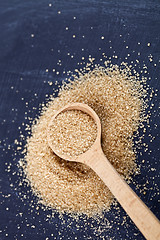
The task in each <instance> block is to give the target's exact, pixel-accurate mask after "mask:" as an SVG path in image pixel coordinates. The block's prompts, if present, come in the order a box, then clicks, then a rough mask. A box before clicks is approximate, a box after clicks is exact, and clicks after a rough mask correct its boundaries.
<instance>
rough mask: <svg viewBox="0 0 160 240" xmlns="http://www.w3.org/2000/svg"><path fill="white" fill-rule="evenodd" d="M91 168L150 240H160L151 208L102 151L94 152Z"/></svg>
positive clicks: (159, 231) (157, 223)
mask: <svg viewBox="0 0 160 240" xmlns="http://www.w3.org/2000/svg"><path fill="white" fill-rule="evenodd" d="M89 162H90V164H89V165H90V167H91V168H92V169H93V170H94V171H95V172H96V173H97V175H98V176H99V177H100V178H101V179H102V180H103V182H104V183H105V184H106V186H107V187H108V188H109V189H110V191H111V192H112V194H113V195H114V196H115V198H116V199H117V200H118V202H119V203H120V204H121V206H122V207H123V208H124V210H125V211H126V213H127V214H128V215H129V216H130V218H131V219H132V221H133V222H134V223H135V225H136V226H137V227H138V228H139V230H140V231H141V233H142V234H143V235H144V237H145V238H146V239H148V240H160V223H159V221H158V219H157V218H156V217H155V216H154V214H153V213H152V212H151V211H150V210H149V208H148V207H147V206H146V205H145V204H144V203H143V202H142V201H141V200H140V198H139V197H138V196H137V195H136V194H135V192H133V190H132V189H131V188H130V187H129V185H128V184H127V183H126V182H125V181H124V180H123V179H122V178H121V177H120V175H119V174H118V172H117V171H116V170H115V169H114V167H113V166H112V165H111V163H110V162H109V161H108V160H107V158H106V157H105V155H104V153H103V151H102V150H98V151H96V152H94V154H93V155H92V159H91V161H89Z"/></svg>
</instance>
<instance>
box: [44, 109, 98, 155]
mask: <svg viewBox="0 0 160 240" xmlns="http://www.w3.org/2000/svg"><path fill="white" fill-rule="evenodd" d="M96 136H97V126H96V123H95V121H94V119H93V118H92V117H91V116H89V115H88V114H86V113H84V112H82V111H80V110H68V111H64V112H61V113H60V114H58V116H57V117H56V118H54V120H51V122H50V124H49V129H48V138H49V140H50V146H51V148H52V146H53V149H54V150H55V151H56V153H58V155H66V156H69V157H73V156H78V155H80V154H82V153H84V152H86V151H87V150H88V149H89V148H90V147H91V146H92V145H93V143H94V142H95V140H96Z"/></svg>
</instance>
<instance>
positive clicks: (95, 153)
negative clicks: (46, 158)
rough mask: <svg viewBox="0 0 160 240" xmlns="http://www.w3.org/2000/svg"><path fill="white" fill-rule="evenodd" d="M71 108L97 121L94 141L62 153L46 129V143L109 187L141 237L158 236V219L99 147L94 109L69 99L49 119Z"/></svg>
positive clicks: (99, 140) (98, 124) (99, 125)
mask: <svg viewBox="0 0 160 240" xmlns="http://www.w3.org/2000/svg"><path fill="white" fill-rule="evenodd" d="M73 109H75V110H81V111H83V112H85V113H87V114H89V115H90V116H91V117H92V118H93V119H94V120H95V122H96V124H97V138H96V140H95V142H94V144H93V145H92V146H91V148H90V149H89V150H87V151H86V152H84V153H83V154H81V155H78V156H75V157H69V156H67V155H62V154H60V153H59V152H56V149H55V148H54V145H53V144H52V139H50V138H49V136H50V135H49V132H48V144H49V146H50V147H51V148H52V150H53V151H54V152H55V154H56V155H58V156H59V157H61V158H63V159H65V160H69V161H74V162H80V163H84V164H87V165H88V166H89V167H91V168H92V169H93V170H94V171H95V172H96V173H97V175H98V176H99V177H100V178H101V179H102V180H103V182H104V183H105V184H106V186H107V187H108V188H109V189H110V191H111V192H112V194H113V195H114V196H115V198H116V199H117V200H118V202H119V203H120V204H121V206H122V207H123V208H124V210H125V211H126V213H127V214H128V215H129V216H130V218H131V219H132V221H133V222H134V223H135V225H136V226H137V227H138V228H139V230H140V231H141V233H142V234H143V235H144V237H145V238H146V239H148V240H159V239H160V223H159V221H158V219H157V218H156V217H155V216H154V215H153V213H152V212H151V211H150V210H149V209H148V208H147V206H146V205H145V204H144V203H143V202H142V201H141V200H140V198H139V197H138V196H137V195H136V194H135V193H134V192H133V190H132V189H131V188H130V187H129V185H128V184H127V183H126V182H125V181H124V180H123V179H122V178H121V176H120V175H119V174H118V173H117V171H116V170H115V169H114V167H113V166H112V165H111V163H110V162H109V161H108V159H107V158H106V156H105V155H104V153H103V151H102V147H101V122H100V119H99V117H98V115H97V114H96V113H95V111H94V110H93V109H92V108H90V107H89V106H88V105H86V104H83V103H73V104H70V105H67V106H65V107H63V108H62V109H60V110H59V111H57V112H56V114H55V115H54V117H53V118H52V120H51V123H52V121H53V120H54V119H55V118H56V117H57V115H58V114H60V113H61V112H64V111H66V110H73ZM51 123H50V124H51ZM48 131H49V128H48Z"/></svg>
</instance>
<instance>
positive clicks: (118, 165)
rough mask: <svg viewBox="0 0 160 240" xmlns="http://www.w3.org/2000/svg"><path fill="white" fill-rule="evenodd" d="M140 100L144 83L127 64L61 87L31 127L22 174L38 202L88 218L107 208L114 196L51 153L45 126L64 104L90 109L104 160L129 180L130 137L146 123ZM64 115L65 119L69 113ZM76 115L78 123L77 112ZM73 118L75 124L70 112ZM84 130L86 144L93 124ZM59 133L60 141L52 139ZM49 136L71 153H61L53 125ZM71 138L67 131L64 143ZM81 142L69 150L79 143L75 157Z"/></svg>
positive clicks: (88, 172) (88, 174)
mask: <svg viewBox="0 0 160 240" xmlns="http://www.w3.org/2000/svg"><path fill="white" fill-rule="evenodd" d="M87 70H88V68H87ZM143 80H144V79H143ZM144 96H145V90H144V89H143V82H142V81H141V80H140V79H139V76H138V75H136V74H133V73H132V72H131V69H130V68H129V67H128V66H127V65H125V64H123V66H122V68H121V66H120V67H118V66H115V65H110V66H109V67H107V66H106V67H98V66H95V68H94V69H93V70H88V71H87V72H82V73H78V76H74V81H71V80H70V82H69V84H65V85H64V84H63V86H62V87H61V88H60V89H59V94H58V97H56V98H55V97H54V96H53V97H52V98H51V100H50V101H49V102H48V104H47V106H45V107H43V109H42V111H41V115H40V117H39V119H38V120H37V121H36V123H35V124H34V125H33V127H32V136H31V137H29V138H28V140H27V145H26V149H27V151H26V156H25V162H26V164H24V165H25V167H24V171H25V174H26V179H28V180H29V182H30V185H31V187H32V190H33V192H34V194H36V195H37V196H38V197H39V202H41V203H42V204H44V205H45V206H48V207H51V208H53V209H56V210H58V211H59V212H64V211H65V212H68V213H79V214H81V213H84V214H87V215H93V214H94V213H101V212H102V211H104V210H106V209H108V208H109V206H110V204H111V203H112V201H113V196H112V194H111V193H110V191H109V190H108V188H107V187H106V186H105V184H104V183H103V182H102V181H101V179H100V178H99V177H98V176H97V175H96V174H95V173H94V171H93V170H91V169H90V168H89V167H88V166H86V165H84V164H81V163H76V162H69V161H65V160H63V159H61V158H59V157H58V156H56V155H55V154H54V153H53V151H52V150H51V148H50V147H49V145H48V142H47V129H48V125H49V123H50V121H51V119H52V118H53V116H54V114H55V113H56V111H57V110H59V109H60V108H62V107H64V106H65V105H67V104H69V103H74V102H80V103H85V104H88V105H89V106H90V107H91V108H93V110H94V111H95V112H96V113H97V115H98V116H99V118H100V120H101V123H102V148H103V151H104V153H105V155H106V157H107V158H108V160H109V161H110V162H111V163H112V164H113V166H114V167H115V169H116V170H117V171H118V172H119V173H120V174H121V175H122V176H124V178H126V179H127V178H129V177H130V176H131V175H132V174H133V173H134V172H135V171H136V163H135V160H136V153H135V151H134V143H133V136H134V134H135V133H136V132H137V130H138V127H139V126H140V124H141V122H142V121H143V120H144V114H143V112H144V108H145V105H144V100H143V99H144ZM67 114H68V119H69V118H70V116H69V114H71V113H67ZM77 116H78V117H79V118H80V115H79V113H77ZM77 116H76V117H77ZM59 117H60V116H59ZM61 117H62V116H61ZM71 117H72V119H73V113H72V116H71ZM86 117H88V116H87V115H86ZM76 121H77V119H74V120H73V122H72V123H71V122H69V124H72V125H74V123H75V122H76ZM78 121H79V120H78ZM86 121H88V120H87V119H86V120H85V121H84V123H83V124H86ZM60 122H61V125H63V124H66V122H65V121H63V118H61V120H60ZM87 126H88V128H89V131H87V133H86V134H87V135H86V136H87V137H88V138H89V139H90V134H89V135H88V132H90V133H92V131H93V133H94V137H95V132H96V128H95V126H94V124H93V122H92V123H91V124H88V125H87ZM63 127H65V125H63ZM80 127H81V125H79V126H78V129H79V133H81V132H80ZM57 132H58V134H59V138H57V137H56V134H57ZM52 133H53V141H55V142H56V143H58V141H61V147H62V150H63V151H67V153H69V147H70V145H68V148H67V149H65V144H64V141H63V140H62V138H61V133H62V132H61V131H59V129H58V130H57V129H56V128H55V126H54V125H53V131H52ZM63 134H64V132H63ZM63 134H62V136H63ZM72 137H73V136H72V135H71V136H70V133H68V134H67V132H65V141H66V139H67V141H73V138H72ZM82 137H83V136H81V134H80V138H77V139H74V141H75V143H74V144H75V145H74V144H73V145H72V148H73V149H74V150H75V149H76V145H77V143H78V144H80V148H77V149H76V150H77V152H78V153H79V152H83V151H85V150H86V145H83V144H82ZM59 139H60V140H59ZM93 139H94V138H93ZM93 139H91V140H90V143H91V144H92V142H93V141H92V140H93ZM73 149H71V152H70V154H72V150H73Z"/></svg>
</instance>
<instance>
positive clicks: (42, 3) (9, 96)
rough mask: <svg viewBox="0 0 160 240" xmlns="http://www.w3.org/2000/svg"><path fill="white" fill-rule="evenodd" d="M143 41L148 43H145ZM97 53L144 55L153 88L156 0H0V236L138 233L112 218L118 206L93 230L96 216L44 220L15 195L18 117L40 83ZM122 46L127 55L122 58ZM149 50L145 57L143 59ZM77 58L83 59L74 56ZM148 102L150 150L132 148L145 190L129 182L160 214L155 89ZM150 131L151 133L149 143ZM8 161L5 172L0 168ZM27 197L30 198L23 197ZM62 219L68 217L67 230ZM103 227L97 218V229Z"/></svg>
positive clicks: (42, 87)
mask: <svg viewBox="0 0 160 240" xmlns="http://www.w3.org/2000/svg"><path fill="white" fill-rule="evenodd" d="M66 27H68V30H67V29H66ZM73 35H75V36H76V37H75V38H73ZM102 36H103V37H104V40H102V39H101V37H102ZM148 43H151V45H150V46H149V47H148ZM126 46H128V48H126ZM68 53H69V55H68ZM102 53H105V54H106V55H107V56H108V57H111V56H113V55H114V54H115V55H117V56H118V59H113V62H114V63H117V64H120V62H122V61H127V62H128V63H130V62H131V61H135V60H136V59H138V60H139V61H140V63H141V64H143V63H144V62H145V63H146V64H147V66H148V73H149V74H148V77H150V78H151V79H150V81H149V85H150V87H151V88H153V89H158V90H159V87H160V70H159V69H160V2H159V0H154V1H151V0H150V1H149V0H136V1H131V0H125V1H124V0H121V1H116V0H106V1H102V0H97V1H96V0H90V1H89V0H72V1H71V0H57V1H56V0H55V1H48V0H39V1H38V0H35V1H32V0H26V1H22V0H21V1H20V0H1V1H0V140H1V142H0V239H2V240H3V239H10V240H12V239H18V240H19V239H28V240H30V239H32V238H33V239H35V240H36V239H39V240H41V239H47V238H48V239H117V240H120V239H123V240H124V239H138V240H139V239H144V238H143V236H142V235H141V234H140V233H139V231H138V230H137V228H136V227H135V226H134V224H133V223H132V222H131V221H130V219H129V218H127V224H125V226H119V225H118V221H119V220H117V218H116V217H117V216H118V215H119V214H120V216H121V221H123V217H124V216H126V215H125V213H124V211H123V210H122V209H121V210H120V213H117V212H116V210H114V209H112V210H111V211H110V212H108V213H106V215H105V217H106V219H108V221H109V222H111V223H112V224H111V225H112V228H108V229H107V228H105V227H104V230H103V231H101V234H98V230H96V229H98V227H99V226H98V225H97V222H96V221H93V222H92V223H91V221H88V227H87V228H86V227H85V228H84V227H83V226H84V222H83V220H81V222H79V225H81V228H79V229H77V228H76V225H75V223H74V222H72V219H71V218H67V216H66V225H63V224H62V220H61V219H60V218H59V216H58V214H57V215H56V216H55V217H54V218H52V219H51V220H50V222H49V221H46V216H47V215H48V214H49V213H50V211H49V210H48V211H46V212H43V211H42V210H40V214H39V215H37V214H36V211H32V209H31V207H30V205H29V202H27V201H26V203H23V202H22V201H21V199H20V196H19V189H18V185H16V184H17V174H13V173H14V172H15V173H17V172H18V168H17V162H18V160H19V157H20V155H19V154H18V153H17V156H15V153H14V152H15V149H16V146H15V144H14V140H15V139H19V136H20V134H21V133H24V134H25V135H26V136H27V134H28V133H26V132H25V130H24V126H23V123H25V124H26V123H28V124H30V123H29V121H28V120H27V117H28V116H29V117H32V118H35V117H36V116H37V115H38V107H39V104H40V103H42V102H45V101H46V100H45V99H46V97H47V96H49V95H50V94H52V92H53V87H52V86H50V85H49V84H48V82H53V83H54V82H55V81H56V80H58V81H59V83H61V82H62V80H64V79H65V78H66V77H67V75H66V72H67V71H69V70H70V71H74V69H75V68H77V67H78V68H80V67H79V65H78V63H79V62H85V61H87V59H88V57H89V55H91V56H93V57H95V62H96V63H101V61H100V59H101V58H102ZM128 53H129V54H130V56H128V58H127V59H126V56H127V54H128ZM150 54H151V55H152V56H153V62H150V61H149V57H148V56H149V55H150ZM71 56H73V57H71ZM82 57H84V59H85V60H83V61H82ZM59 60H61V62H60V61H59ZM82 66H85V63H84V64H83V65H82ZM46 69H47V71H46ZM53 69H56V72H58V73H59V74H56V73H54V72H53ZM26 102H28V105H26ZM152 103H154V104H155V105H154V107H153V109H152V115H151V121H150V125H151V127H150V128H149V129H148V131H147V133H146V136H145V142H146V143H148V144H149V149H150V151H151V152H150V153H149V152H145V151H142V152H139V155H138V156H137V158H138V161H139V162H141V161H142V159H145V164H144V166H142V167H141V175H139V176H137V177H136V178H135V179H134V181H135V183H138V184H139V185H141V189H142V188H143V184H144V183H145V182H146V179H147V180H148V181H149V186H148V189H149V190H147V191H146V195H143V194H141V189H136V187H135V186H136V184H131V186H132V188H133V189H134V190H135V191H136V193H137V194H138V195H139V196H140V197H141V199H142V200H143V201H144V202H145V203H146V204H147V206H149V207H150V208H151V210H152V211H153V213H154V214H155V215H156V216H157V217H158V218H160V211H159V209H160V205H159V195H158V190H157V189H158V188H159V187H160V185H159V173H160V167H159V163H160V162H159V159H160V154H159V127H158V126H159V122H160V115H159V112H158V109H159V93H158V95H157V96H154V97H153V100H152V102H150V103H149V104H150V105H151V104H152ZM150 133H151V134H152V135H153V136H155V140H154V141H153V142H152V143H151V142H150V139H149V136H148V135H149V134H150ZM141 153H142V154H141ZM10 163H12V167H11V171H10V172H7V171H6V170H7V168H8V165H9V164H10ZM12 184H13V186H12ZM157 186H158V187H157ZM16 189H17V190H16ZM32 200H35V199H34V198H33V197H32V196H30V201H32ZM21 213H22V214H21ZM64 218H65V217H64ZM67 224H71V229H70V228H69V227H68V225H67ZM32 225H34V226H35V228H32V227H31V226H32ZM103 226H105V220H104V221H102V222H101V224H100V228H102V229H103ZM58 232H60V233H61V235H59V234H58ZM76 237H77V238H76Z"/></svg>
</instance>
